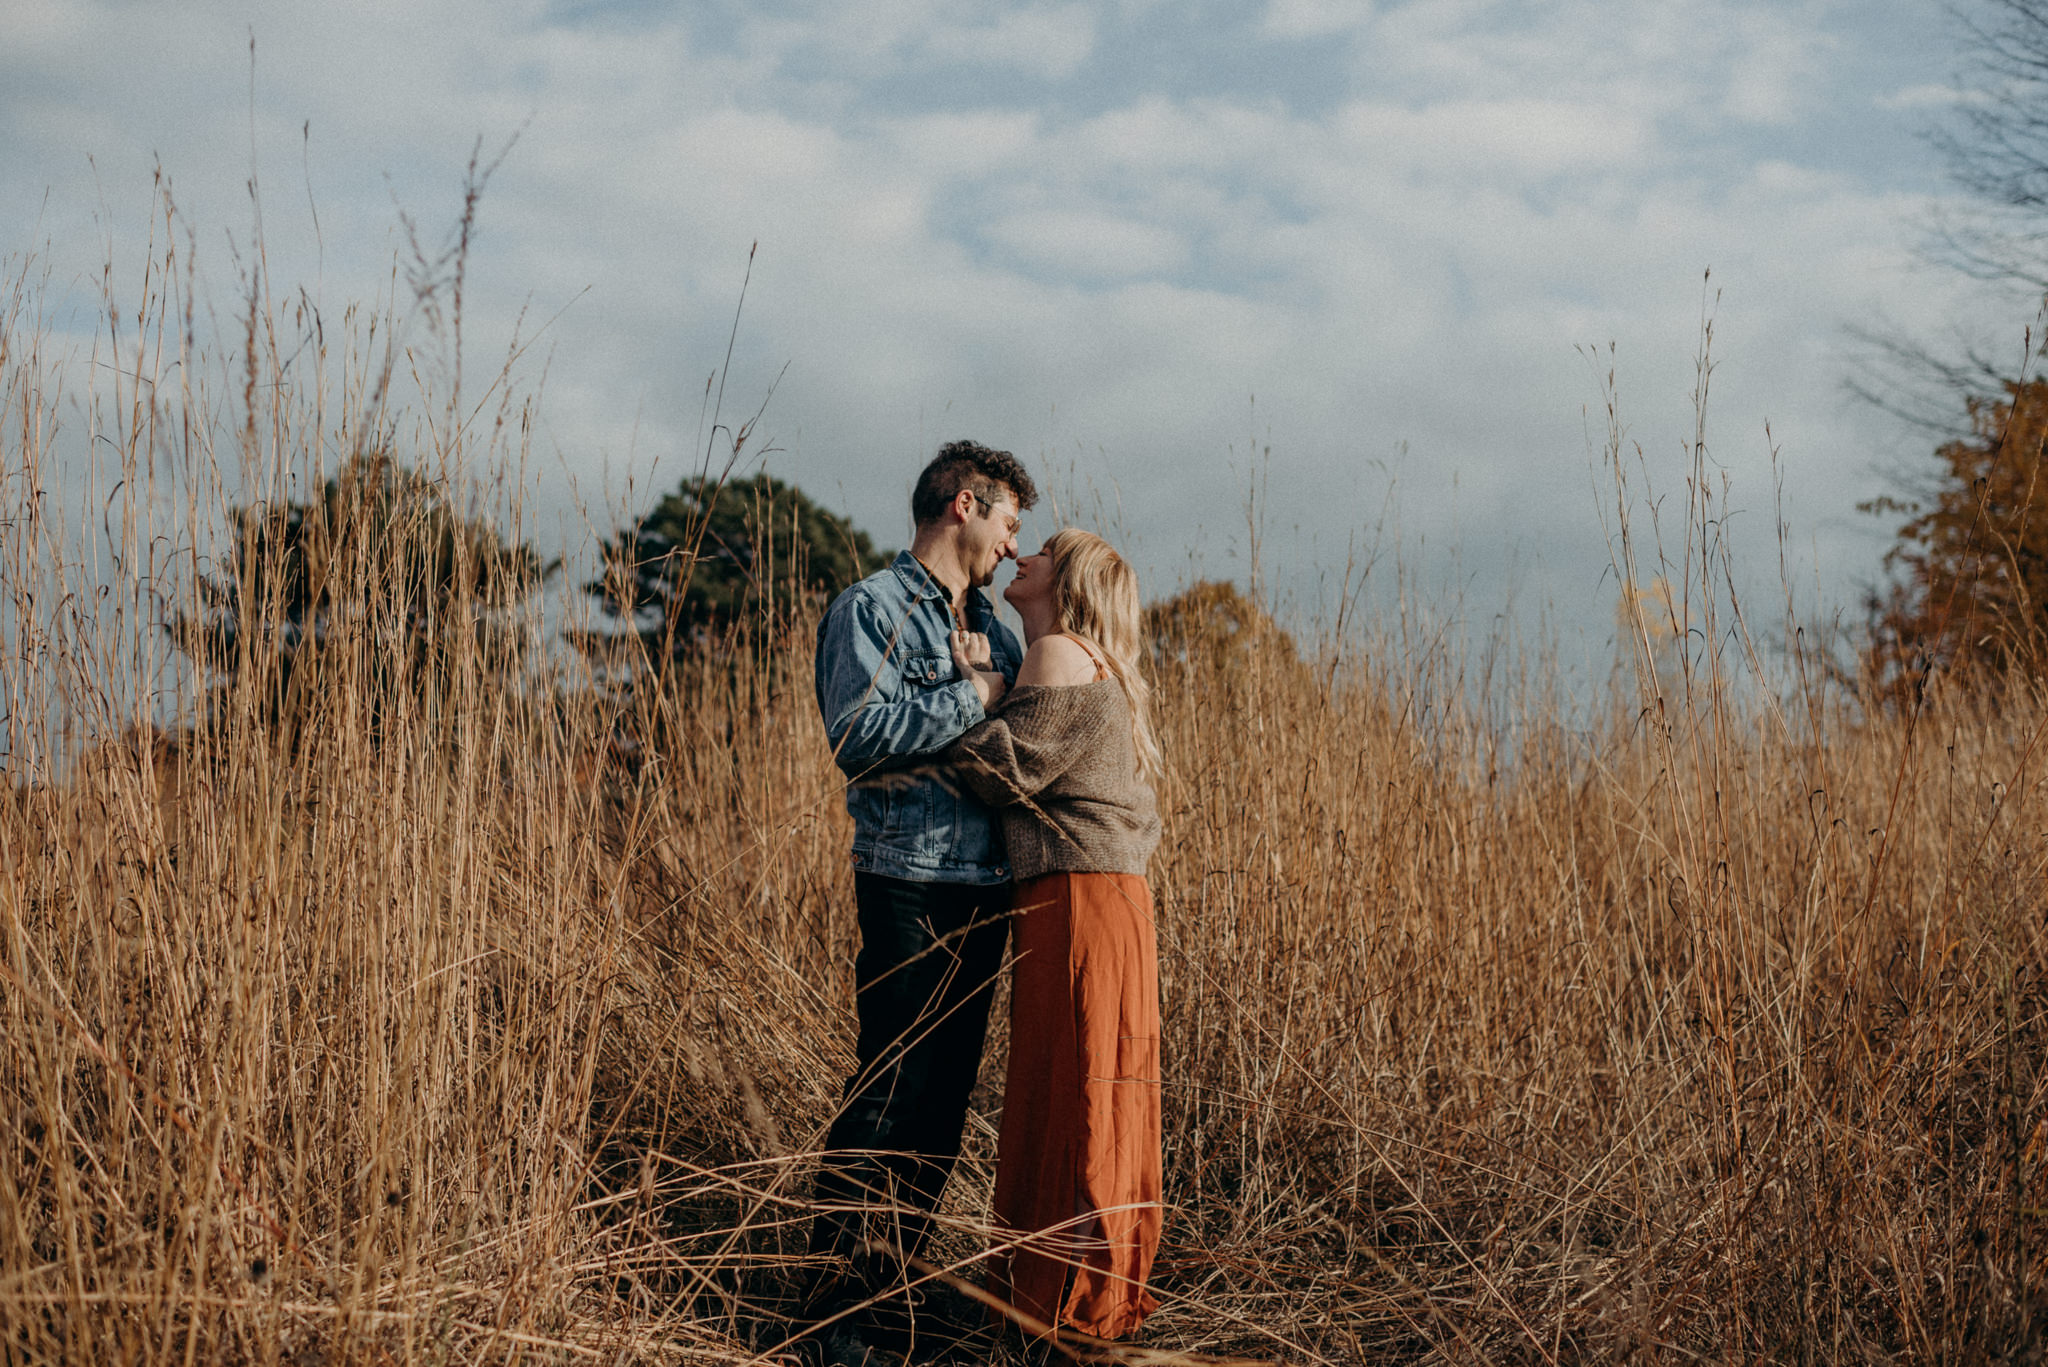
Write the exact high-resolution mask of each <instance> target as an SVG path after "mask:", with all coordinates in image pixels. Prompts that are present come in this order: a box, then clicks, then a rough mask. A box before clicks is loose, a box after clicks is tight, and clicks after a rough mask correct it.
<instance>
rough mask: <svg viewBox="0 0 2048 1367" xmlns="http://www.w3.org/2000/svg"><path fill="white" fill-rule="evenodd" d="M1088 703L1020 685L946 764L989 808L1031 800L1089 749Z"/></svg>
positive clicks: (1064, 692) (1072, 694) (1075, 695)
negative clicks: (950, 766)
mask: <svg viewBox="0 0 2048 1367" xmlns="http://www.w3.org/2000/svg"><path fill="white" fill-rule="evenodd" d="M1086 697H1087V695H1086V694H1082V693H1079V692H1077V691H1075V690H1073V689H1066V688H1043V687H1033V688H1025V687H1023V686H1022V685H1021V684H1020V685H1019V691H1018V692H1016V693H1014V694H1012V695H1011V698H1010V704H1009V706H1008V707H1007V708H1005V709H1004V710H1003V711H1002V712H1001V713H1000V714H998V715H996V716H994V717H991V718H989V719H988V720H987V721H985V722H983V723H982V724H981V725H979V726H977V727H975V728H974V729H973V730H971V731H969V732H968V733H967V734H966V735H964V736H962V737H961V738H960V739H959V740H957V741H955V742H953V744H952V746H951V747H949V748H948V749H947V751H946V754H945V759H946V760H947V762H948V763H951V764H953V765H954V766H956V772H957V773H958V774H959V776H960V779H961V781H962V782H964V783H965V784H966V785H967V787H968V789H969V791H971V792H972V793H973V794H974V795H975V796H976V797H978V798H980V799H981V800H982V801H983V802H986V803H989V804H990V805H991V806H1001V805H1002V804H1004V803H1007V802H1018V801H1022V800H1023V799H1025V798H1028V797H1032V796H1034V795H1035V794H1037V793H1038V792H1039V791H1040V790H1042V789H1044V788H1045V787H1046V786H1047V785H1048V784H1051V783H1052V782H1053V781H1054V780H1056V779H1058V778H1059V777H1060V775H1062V774H1064V773H1065V772H1066V771H1067V770H1068V769H1070V768H1072V767H1073V765H1074V763H1075V761H1077V760H1078V759H1079V758H1080V757H1081V755H1082V753H1083V752H1084V750H1085V749H1086V748H1087V747H1088V745H1089V744H1090V738H1089V736H1088V735H1087V734H1086V732H1087V718H1086V717H1085V716H1084V715H1083V714H1084V713H1085V711H1086V704H1085V699H1086Z"/></svg>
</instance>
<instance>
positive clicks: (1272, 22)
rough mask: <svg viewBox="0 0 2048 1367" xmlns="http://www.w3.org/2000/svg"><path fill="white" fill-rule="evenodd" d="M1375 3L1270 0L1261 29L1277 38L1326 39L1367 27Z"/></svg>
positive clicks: (1347, 0)
mask: <svg viewBox="0 0 2048 1367" xmlns="http://www.w3.org/2000/svg"><path fill="white" fill-rule="evenodd" d="M1372 12H1373V4H1372V0H1268V3H1267V5H1266V12H1265V14H1264V15H1263V16H1262V17H1261V18H1260V20H1259V30H1260V32H1262V33H1266V34H1269V35H1271V36H1273V37H1275V38H1323V37H1328V36H1330V35H1331V34H1336V33H1344V32H1346V31H1348V30H1352V29H1356V28H1359V27H1361V26H1362V25H1364V24H1365V23H1366V22H1367V21H1368V20H1370V19H1371V18H1372Z"/></svg>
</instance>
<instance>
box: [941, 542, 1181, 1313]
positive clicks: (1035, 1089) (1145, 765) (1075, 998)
mask: <svg viewBox="0 0 2048 1367" xmlns="http://www.w3.org/2000/svg"><path fill="white" fill-rule="evenodd" d="M1003 597H1004V598H1005V599H1006V600H1007V601H1008V602H1009V603H1010V605H1011V606H1012V607H1014V608H1016V609H1017V612H1018V615H1019V616H1021V617H1022V618H1023V620H1024V640H1025V644H1026V649H1025V653H1024V663H1023V666H1022V668H1021V669H1020V671H1019V672H1018V675H1017V683H1016V686H1015V687H1013V688H1012V689H1011V690H1010V691H1009V693H1008V695H1007V696H1006V697H1005V698H1003V699H1002V701H1001V706H1000V710H999V711H998V712H997V714H996V715H994V716H993V717H991V718H990V719H989V720H988V721H986V722H984V723H982V724H981V725H979V726H977V727H975V728H974V729H973V730H972V731H969V732H968V733H967V734H966V735H965V736H963V737H962V738H961V739H960V740H959V741H957V742H955V743H954V745H953V747H952V749H951V750H950V751H949V752H948V756H947V757H948V759H949V760H950V761H951V762H952V763H954V764H955V765H957V766H958V772H959V775H960V777H961V779H962V780H963V781H964V782H965V783H966V785H967V786H968V787H969V788H970V789H972V790H973V792H974V793H975V794H976V795H977V796H979V797H980V798H982V799H983V800H984V801H986V802H988V803H989V804H991V805H992V806H994V807H995V808H996V809H997V811H998V812H999V813H1000V814H1001V817H1002V826H1003V838H1004V841H1005V843H1006V844H1007V846H1008V850H1009V860H1010V869H1011V874H1012V876H1013V877H1014V878H1015V879H1016V880H1017V892H1016V900H1015V903H1014V906H1015V908H1016V913H1017V920H1016V923H1015V933H1016V965H1015V968H1014V970H1013V974H1012V979H1011V984H1012V988H1011V1007H1010V1069H1009V1080H1008V1084H1007V1087H1006V1089H1005V1092H1004V1098H1003V1128H1002V1138H1001V1142H1000V1144H999V1145H998V1148H997V1158H996V1193H995V1214H996V1221H997V1223H998V1224H999V1225H1001V1226H1002V1227H1003V1228H1005V1229H1006V1230H1008V1231H1010V1239H1009V1240H1007V1241H1006V1242H1007V1243H1009V1245H1010V1252H1009V1254H1008V1256H1007V1257H1003V1256H1000V1255H999V1256H998V1257H997V1258H996V1259H995V1260H994V1274H993V1278H992V1282H993V1285H992V1289H993V1290H994V1291H995V1292H996V1293H997V1294H998V1295H1001V1296H1003V1297H1004V1298H1005V1299H1006V1300H1008V1301H1010V1302H1011V1303H1012V1304H1013V1305H1015V1306H1016V1307H1017V1308H1018V1309H1020V1310H1022V1311H1024V1312H1025V1313H1026V1314H1028V1315H1029V1316H1031V1317H1032V1318H1033V1319H1035V1320H1037V1321H1039V1322H1041V1323H1043V1324H1045V1325H1047V1326H1049V1327H1051V1328H1054V1329H1061V1328H1064V1329H1073V1330H1079V1331H1080V1332H1082V1333H1085V1334H1091V1335H1095V1336H1097V1337H1101V1338H1106V1339H1116V1338H1124V1337H1127V1336H1129V1335H1130V1334H1132V1333H1134V1332H1135V1331H1136V1330H1137V1328H1138V1326H1139V1325H1140V1324H1141V1323H1142V1322H1143V1321H1144V1319H1145V1317H1146V1316H1147V1315H1148V1314H1150V1313H1151V1312H1152V1310H1153V1309H1155V1308H1156V1307H1157V1305H1158V1301H1157V1300H1155V1299H1154V1298H1153V1296H1152V1295H1151V1294H1150V1293H1149V1292H1148V1291H1147V1290H1146V1289H1145V1279H1146V1277H1147V1275H1148V1274H1149V1273H1150V1271H1151V1268H1152V1258H1153V1255H1154V1253H1155V1252H1156V1251H1157V1249H1158V1247H1159V1228H1160V1218H1161V1212H1160V1204H1159V1196H1160V1157H1159V956H1158V948H1157V945H1156V942H1155V940H1154V936H1153V924H1152V893H1151V890H1150V888H1149V887H1148V886H1147V885H1146V882H1145V864H1146V860H1147V859H1148V858H1149V857H1150V856H1151V854H1152V851H1153V849H1154V848H1155V847H1157V845H1158V844H1159V817H1158V811H1157V807H1156V804H1155V802H1154V798H1153V793H1152V786H1151V785H1152V782H1153V780H1154V779H1155V778H1156V776H1157V774H1158V772H1159V750H1158V747H1157V746H1156V745H1155V744H1154V743H1153V740H1152V733H1151V727H1150V725H1149V722H1148V716H1147V690H1146V686H1145V682H1144V679H1143V677H1142V676H1141V675H1140V674H1139V672H1138V651H1139V615H1138V581H1137V576H1136V575H1134V574H1133V573H1132V572H1131V568H1130V566H1129V565H1127V564H1125V563H1124V560H1123V558H1122V557H1121V556H1119V555H1118V554H1117V553H1116V552H1115V551H1114V550H1112V549H1111V548H1110V546H1109V544H1108V543H1107V542H1105V541H1104V540H1103V539H1102V538H1101V537H1099V536H1095V535H1093V534H1092V533H1089V532H1084V531H1079V530H1077V529H1074V528H1067V529H1065V530H1063V531H1060V532H1057V533H1055V534H1054V535H1053V536H1052V538H1051V539H1050V540H1048V541H1047V542H1046V543H1045V545H1044V547H1043V548H1042V549H1041V550H1040V551H1039V552H1038V553H1037V554H1036V555H1031V556H1027V557H1024V558H1023V559H1020V560H1019V561H1018V562H1017V575H1016V578H1015V579H1014V580H1013V581H1012V582H1011V584H1010V586H1009V588H1007V589H1006V590H1004V592H1003ZM977 646H978V641H977V639H976V638H975V637H973V636H971V635H970V634H968V633H965V632H961V633H956V634H955V636H954V660H955V663H956V664H957V665H958V666H959V668H960V669H961V671H962V673H963V675H964V676H966V677H973V674H974V673H982V674H983V675H984V678H983V679H982V680H980V682H981V683H982V684H983V686H984V687H992V686H993V685H992V684H991V682H990V681H989V680H988V679H987V678H986V677H985V676H986V666H987V655H986V652H985V650H980V649H977ZM977 656H979V663H980V664H981V666H982V668H981V669H980V670H976V668H975V665H976V657H977Z"/></svg>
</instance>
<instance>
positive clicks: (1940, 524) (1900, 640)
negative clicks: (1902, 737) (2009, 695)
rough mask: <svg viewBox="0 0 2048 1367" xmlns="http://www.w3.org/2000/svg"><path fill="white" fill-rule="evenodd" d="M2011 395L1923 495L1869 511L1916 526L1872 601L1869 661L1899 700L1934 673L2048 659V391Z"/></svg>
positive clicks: (2000, 668) (2046, 387)
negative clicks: (2047, 457)
mask: <svg viewBox="0 0 2048 1367" xmlns="http://www.w3.org/2000/svg"><path fill="white" fill-rule="evenodd" d="M2004 388H2005V396H2004V397H2003V398H1990V397H1979V398H1973V399H1971V400H1969V403H1968V411H1969V418H1970V434H1969V435H1968V436H1964V437H1958V438H1956V439H1955V440H1952V441H1949V442H1947V443H1945V444H1943V445H1942V446H1940V447H1939V448H1937V449H1936V451H1935V456H1936V457H1937V459H1938V460H1939V461H1940V468H1939V470H1938V472H1937V473H1936V475H1935V476H1934V478H1933V479H1932V480H1930V481H1929V483H1928V484H1927V485H1926V486H1925V487H1924V488H1923V489H1921V490H1919V491H1917V494H1916V496H1914V497H1911V498H1907V499H1897V498H1877V499H1872V500H1870V501H1869V502H1867V503H1864V504H1861V505H1860V506H1861V508H1862V510H1863V511H1865V512H1870V513H1878V514H1886V513H1903V514H1905V515H1906V518H1907V520H1906V522H1905V523H1904V524H1903V525H1902V526H1900V528H1899V530H1898V539H1897V543H1896V544H1895V545H1893V547H1892V548H1891V550H1889V551H1888V552H1886V554H1885V567H1886V569H1888V570H1889V571H1891V573H1892V579H1891V582H1890V583H1889V585H1887V586H1886V587H1884V588H1883V589H1881V590H1878V591H1876V592H1873V593H1872V594H1871V595H1870V598H1869V601H1868V606H1869V609H1870V637H1869V642H1868V646H1867V653H1866V661H1865V662H1866V665H1867V667H1868V669H1869V672H1870V675H1871V681H1872V682H1873V683H1874V684H1875V685H1876V686H1877V688H1878V689H1879V690H1880V691H1881V692H1882V693H1884V694H1886V695H1888V696H1890V697H1891V698H1892V699H1894V700H1902V699H1904V698H1907V697H1909V696H1914V695H1917V690H1918V686H1919V683H1920V681H1921V680H1924V678H1925V677H1926V675H1927V673H1928V671H1930V670H1934V669H1947V670H1951V671H1955V672H1957V673H1960V674H1997V673H2003V672H2005V671H2007V670H2010V669H2014V668H2024V669H2035V668H2039V667H2041V665H2042V663H2043V657H2044V655H2048V466H2044V461H2043V452H2044V448H2048V380H2041V379H2032V380H2024V381H2008V382H2006V384H2005V386H2004Z"/></svg>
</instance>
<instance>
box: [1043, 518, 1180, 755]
mask: <svg viewBox="0 0 2048 1367" xmlns="http://www.w3.org/2000/svg"><path fill="white" fill-rule="evenodd" d="M1041 549H1042V550H1044V552H1045V553H1046V555H1047V556H1049V557H1051V559H1052V584H1053V602H1054V603H1055V604H1056V605H1057V608H1058V614H1059V615H1058V622H1059V629H1060V631H1061V632H1062V633H1063V634H1064V635H1067V636H1074V637H1078V638H1079V639H1080V640H1081V641H1083V642H1085V643H1086V644H1088V645H1091V646H1093V647H1095V649H1096V650H1098V651H1100V652H1101V655H1102V662H1103V664H1104V665H1106V666H1107V667H1108V669H1109V672H1110V674H1111V675H1112V676H1113V677H1114V678H1115V679H1116V681H1117V682H1118V683H1119V684H1122V685H1123V690H1124V697H1125V698H1126V699H1127V700H1128V701H1129V702H1130V705H1131V740H1132V742H1133V744H1135V745H1136V747H1137V750H1138V773H1139V774H1140V775H1141V776H1142V777H1143V778H1144V779H1145V781H1146V782H1148V783H1154V784H1156V783H1157V782H1158V780H1159V778H1160V776H1161V774H1162V772H1163V771H1164V768H1165V765H1164V762H1163V760H1162V757H1161V755H1160V753H1159V744H1158V742H1157V741H1155V740H1153V738H1152V689H1151V687H1150V685H1148V684H1147V683H1146V682H1145V675H1144V671H1143V670H1142V669H1141V668H1140V665H1139V661H1140V657H1141V656H1142V655H1143V653H1144V644H1145V643H1144V629H1143V620H1144V619H1143V615H1142V612H1141V610H1140V608H1139V605H1138V576H1137V574H1136V573H1135V572H1134V571H1133V570H1132V569H1131V567H1130V565H1129V564H1128V563H1127V562H1126V561H1125V560H1124V558H1123V557H1122V556H1120V555H1118V554H1117V553H1116V548H1115V547H1113V546H1111V545H1110V544H1109V543H1108V542H1107V541H1104V540H1103V539H1102V538H1101V537H1099V536H1097V535H1096V534H1095V533H1093V532H1084V531H1082V530H1081V529H1080V528H1079V527H1062V528H1061V529H1060V530H1059V531H1056V532H1054V533H1053V534H1052V535H1051V536H1050V537H1047V538H1046V541H1045V545H1044V546H1043V547H1042V548H1041Z"/></svg>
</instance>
